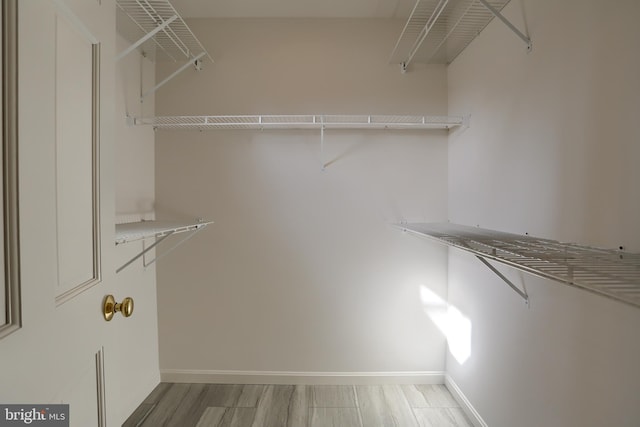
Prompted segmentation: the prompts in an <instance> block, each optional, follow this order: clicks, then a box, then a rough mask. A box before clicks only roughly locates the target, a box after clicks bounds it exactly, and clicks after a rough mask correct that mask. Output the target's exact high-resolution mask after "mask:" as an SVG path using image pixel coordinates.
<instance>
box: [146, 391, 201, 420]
mask: <svg viewBox="0 0 640 427" xmlns="http://www.w3.org/2000/svg"><path fill="white" fill-rule="evenodd" d="M190 387H191V385H190V384H170V385H169V387H168V389H167V390H166V392H165V393H164V394H163V395H162V397H161V398H160V400H159V401H158V404H157V405H156V407H155V409H154V410H153V411H151V413H150V414H149V416H148V417H147V419H146V420H144V422H143V423H142V424H141V426H144V427H160V426H164V425H166V422H167V420H168V419H169V418H171V416H172V415H173V414H174V412H175V411H176V408H177V407H178V405H180V402H182V399H184V397H185V395H186V394H187V392H188V391H189V388H190Z"/></svg>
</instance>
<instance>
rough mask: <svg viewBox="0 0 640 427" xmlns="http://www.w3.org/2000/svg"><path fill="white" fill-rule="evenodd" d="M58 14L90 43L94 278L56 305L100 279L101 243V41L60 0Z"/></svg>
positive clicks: (95, 283) (65, 295) (90, 286)
mask: <svg viewBox="0 0 640 427" xmlns="http://www.w3.org/2000/svg"><path fill="white" fill-rule="evenodd" d="M56 4H57V6H58V11H59V12H60V13H59V15H60V16H63V17H64V18H65V19H67V20H68V21H69V22H70V23H71V24H72V25H73V26H75V27H76V28H77V29H78V30H79V31H80V33H81V34H82V35H83V36H85V37H87V40H88V41H89V42H90V43H91V68H92V70H91V73H92V75H91V139H92V144H91V147H92V149H91V150H92V155H91V156H92V159H91V160H92V167H91V169H92V172H91V174H92V176H91V180H92V186H91V190H92V191H91V192H92V201H91V203H92V210H93V212H92V222H93V235H92V238H93V277H91V278H90V279H89V280H87V281H85V282H83V283H79V284H78V285H77V286H74V287H73V288H71V289H69V290H67V291H65V292H63V293H61V294H60V295H57V296H56V305H57V306H59V305H61V304H64V303H65V302H67V301H69V300H70V299H73V298H74V297H75V296H77V295H79V294H81V293H82V292H84V291H86V290H87V289H89V288H92V287H93V286H95V285H97V284H98V283H100V282H101V281H102V256H101V242H100V240H101V239H100V236H101V233H100V229H101V223H100V43H99V42H98V41H97V40H96V39H95V37H93V36H92V35H91V34H90V33H88V30H86V28H85V27H84V26H83V24H82V22H81V21H80V20H79V19H78V18H77V17H75V15H73V13H72V12H71V11H70V10H68V9H66V8H64V7H63V5H62V4H61V3H59V2H56Z"/></svg>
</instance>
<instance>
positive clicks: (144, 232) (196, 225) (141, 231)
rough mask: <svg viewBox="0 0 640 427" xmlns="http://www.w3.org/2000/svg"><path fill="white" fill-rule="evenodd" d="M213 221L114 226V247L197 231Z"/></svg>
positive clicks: (151, 222) (143, 222) (141, 223)
mask: <svg viewBox="0 0 640 427" xmlns="http://www.w3.org/2000/svg"><path fill="white" fill-rule="evenodd" d="M212 223H213V221H155V220H154V221H140V222H131V223H126V224H116V245H120V244H123V243H129V242H135V241H137V240H144V239H150V238H154V237H162V236H165V235H167V234H176V233H184V232H186V231H194V230H199V229H201V228H204V227H206V226H207V225H209V224H212Z"/></svg>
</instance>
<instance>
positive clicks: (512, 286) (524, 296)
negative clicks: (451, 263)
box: [476, 255, 529, 305]
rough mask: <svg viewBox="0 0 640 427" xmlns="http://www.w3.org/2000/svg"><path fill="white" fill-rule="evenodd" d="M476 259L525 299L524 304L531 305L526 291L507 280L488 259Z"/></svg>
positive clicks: (479, 257)
mask: <svg viewBox="0 0 640 427" xmlns="http://www.w3.org/2000/svg"><path fill="white" fill-rule="evenodd" d="M476 258H478V259H479V260H480V262H482V263H483V264H484V265H486V266H487V268H488V269H489V270H491V271H493V272H494V273H495V275H496V276H498V277H499V278H501V279H502V280H503V281H504V282H505V283H506V284H507V285H509V287H510V288H511V289H513V290H514V291H516V293H517V294H518V295H520V296H521V297H522V299H524V303H525V304H527V305H529V295H527V293H526V292H525V291H523V290H521V289H520V288H518V287H517V286H516V285H514V284H513V282H512V281H511V280H509V279H507V278H506V276H505V275H504V274H502V273H500V272H499V271H498V269H497V268H495V267H494V266H493V265H491V264H490V263H489V261H487V260H486V259H484V258H482V257H481V256H478V255H476Z"/></svg>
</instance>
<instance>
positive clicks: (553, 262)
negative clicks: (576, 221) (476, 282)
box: [397, 223, 640, 308]
mask: <svg viewBox="0 0 640 427" xmlns="http://www.w3.org/2000/svg"><path fill="white" fill-rule="evenodd" d="M397 227H399V228H401V229H402V230H404V231H407V232H410V233H413V234H416V235H419V236H423V237H429V238H431V239H435V240H436V241H438V242H440V243H444V244H446V245H449V246H453V247H456V248H459V249H463V250H465V251H469V252H471V253H473V254H475V255H476V256H479V257H481V258H483V259H491V260H495V261H498V262H501V263H503V264H507V265H509V266H511V267H515V268H517V269H519V270H522V271H525V272H528V273H531V274H534V275H536V276H540V277H544V278H547V279H551V280H555V281H558V282H561V283H564V284H567V285H571V286H575V287H578V288H582V289H585V290H587V291H590V292H593V293H596V294H599V295H603V296H606V297H609V298H612V299H615V300H617V301H621V302H624V303H626V304H630V305H632V306H635V307H638V308H640V254H637V253H630V252H622V251H618V250H611V249H601V248H594V247H589V246H582V245H577V244H573V243H562V242H558V241H555V240H548V239H540V238H536V237H531V236H521V235H517V234H511V233H503V232H499V231H493V230H486V229H482V228H475V227H466V226H462V225H457V224H449V223H413V224H397Z"/></svg>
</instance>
